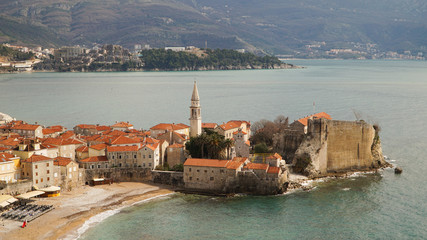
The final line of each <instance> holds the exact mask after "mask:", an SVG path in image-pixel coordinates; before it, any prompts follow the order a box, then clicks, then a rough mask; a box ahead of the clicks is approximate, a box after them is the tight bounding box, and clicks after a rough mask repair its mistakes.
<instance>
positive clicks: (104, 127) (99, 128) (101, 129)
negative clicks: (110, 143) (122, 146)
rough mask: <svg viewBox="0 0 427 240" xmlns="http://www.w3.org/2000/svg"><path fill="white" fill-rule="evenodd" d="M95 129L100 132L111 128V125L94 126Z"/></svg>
mask: <svg viewBox="0 0 427 240" xmlns="http://www.w3.org/2000/svg"><path fill="white" fill-rule="evenodd" d="M96 130H97V131H100V132H103V131H109V130H111V127H109V126H96Z"/></svg>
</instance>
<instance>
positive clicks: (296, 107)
mask: <svg viewBox="0 0 427 240" xmlns="http://www.w3.org/2000/svg"><path fill="white" fill-rule="evenodd" d="M292 63H295V64H297V65H303V66H307V68H306V69H291V70H254V71H210V72H152V73H141V72H136V73H33V74H6V75H0V112H5V113H8V114H10V115H12V116H13V117H16V118H19V119H24V120H27V121H28V122H39V123H42V124H45V125H53V124H63V125H65V126H66V127H69V128H72V127H73V126H74V125H76V124H79V123H102V124H111V123H113V122H114V121H117V120H125V121H130V122H132V123H133V124H134V125H135V126H136V127H137V128H144V129H148V128H150V127H151V126H153V125H155V124H156V123H159V122H175V123H176V122H183V123H187V124H188V115H189V105H190V101H189V100H190V97H191V91H192V83H193V81H194V80H196V81H197V82H198V86H199V94H200V97H201V104H202V118H203V121H205V122H217V123H222V122H224V121H228V120H230V119H245V120H251V121H257V120H259V119H262V118H266V119H273V118H275V117H276V116H277V115H279V114H283V115H285V116H289V117H290V119H291V120H294V119H297V118H299V117H301V116H304V115H307V114H310V113H312V112H313V102H315V105H316V109H315V111H316V112H319V111H325V112H327V113H329V114H330V115H331V116H332V117H333V118H335V119H344V120H354V119H355V115H354V111H356V112H358V113H359V115H361V116H362V118H363V119H365V120H367V121H369V122H372V123H373V122H377V123H379V124H380V126H381V128H382V131H381V133H380V134H381V138H382V145H383V151H384V153H385V154H386V155H388V156H389V157H390V158H391V159H393V160H395V162H394V163H396V164H398V165H399V166H401V167H403V169H404V172H403V174H402V175H394V174H393V172H392V171H391V170H385V171H384V172H382V173H379V174H373V175H367V176H363V177H356V178H352V179H346V180H331V181H327V182H325V183H320V184H319V185H318V186H317V188H316V189H314V190H312V191H310V192H301V193H293V194H288V195H283V196H271V197H236V198H212V197H200V196H194V195H179V194H178V195H176V196H174V197H172V198H170V199H167V200H155V201H153V202H151V203H148V204H142V205H140V206H134V207H131V208H127V209H126V210H123V211H122V212H120V213H119V214H117V215H114V216H112V217H110V218H108V219H106V220H105V221H103V222H102V223H100V224H99V225H97V226H96V227H94V228H91V229H90V230H89V231H88V232H87V233H85V235H84V236H83V237H82V238H83V239H343V238H345V239H426V238H427V230H426V229H427V217H426V216H427V203H426V199H427V187H426V186H425V184H426V183H427V174H426V173H425V172H426V171H427V163H426V156H427V154H426V153H427V134H426V133H427V127H426V126H425V124H426V123H425V122H426V119H427V107H426V104H427V62H416V61H337V60H309V61H293V62H292Z"/></svg>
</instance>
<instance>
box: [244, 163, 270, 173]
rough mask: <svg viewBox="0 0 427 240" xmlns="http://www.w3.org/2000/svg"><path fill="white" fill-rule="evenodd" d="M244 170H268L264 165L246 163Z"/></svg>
mask: <svg viewBox="0 0 427 240" xmlns="http://www.w3.org/2000/svg"><path fill="white" fill-rule="evenodd" d="M244 168H245V169H255V170H266V171H267V169H268V164H264V163H248V164H247V165H246V166H245V167H244Z"/></svg>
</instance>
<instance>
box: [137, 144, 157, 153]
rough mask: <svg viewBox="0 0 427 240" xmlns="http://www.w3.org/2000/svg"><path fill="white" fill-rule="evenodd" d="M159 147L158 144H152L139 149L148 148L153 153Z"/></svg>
mask: <svg viewBox="0 0 427 240" xmlns="http://www.w3.org/2000/svg"><path fill="white" fill-rule="evenodd" d="M158 146H159V143H154V144H145V145H144V146H142V147H141V148H144V147H148V148H149V149H151V150H153V151H155V150H156V149H157V147H158Z"/></svg>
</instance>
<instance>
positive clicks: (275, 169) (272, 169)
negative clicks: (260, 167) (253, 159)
mask: <svg viewBox="0 0 427 240" xmlns="http://www.w3.org/2000/svg"><path fill="white" fill-rule="evenodd" d="M267 173H272V174H279V173H280V168H279V167H272V166H270V167H269V168H268V171H267Z"/></svg>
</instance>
